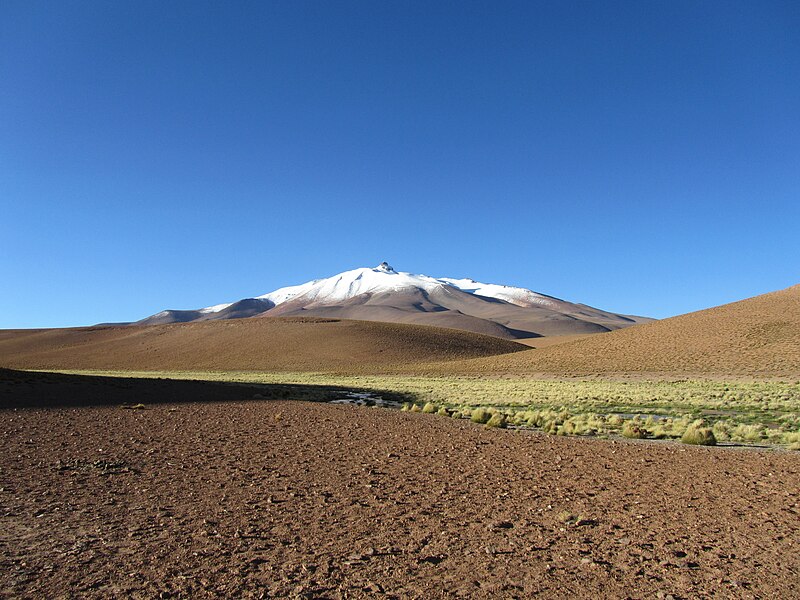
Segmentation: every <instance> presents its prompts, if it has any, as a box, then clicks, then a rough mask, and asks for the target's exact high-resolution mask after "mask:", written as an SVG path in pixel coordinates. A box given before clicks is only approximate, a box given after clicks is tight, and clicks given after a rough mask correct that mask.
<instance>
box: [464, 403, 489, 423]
mask: <svg viewBox="0 0 800 600" xmlns="http://www.w3.org/2000/svg"><path fill="white" fill-rule="evenodd" d="M491 418H492V413H490V412H489V411H488V410H487V409H485V408H483V407H478V408H476V409H475V410H473V411H472V415H471V416H470V418H469V419H470V421H472V422H473V423H480V424H484V423H488V422H489V419H491Z"/></svg>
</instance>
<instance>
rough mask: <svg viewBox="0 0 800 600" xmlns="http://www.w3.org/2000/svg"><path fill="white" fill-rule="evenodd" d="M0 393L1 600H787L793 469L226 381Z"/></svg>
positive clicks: (39, 384) (736, 454)
mask: <svg viewBox="0 0 800 600" xmlns="http://www.w3.org/2000/svg"><path fill="white" fill-rule="evenodd" d="M0 377H1V380H0V383H1V385H0V394H2V396H0V401H2V406H3V407H4V408H3V409H2V420H0V423H2V425H0V436H2V444H0V452H2V459H1V460H0V465H1V466H0V519H2V520H1V521H0V523H2V527H0V567H2V568H0V595H2V596H3V597H9V598H10V597H48V598H56V597H74V596H81V597H94V598H108V597H127V598H153V597H162V598H165V597H185V598H189V597H192V598H198V597H252V598H273V597H282V598H372V597H387V598H450V597H467V598H528V597H542V598H564V597H568V596H573V597H581V598H589V597H615V598H670V597H671V598H712V597H713V598H790V597H793V596H794V595H795V594H796V592H797V588H796V583H797V581H798V576H800V557H798V555H797V552H796V547H795V545H796V539H797V533H798V523H799V522H800V518H799V517H800V461H798V456H797V454H793V453H786V452H764V451H759V450H745V449H714V448H698V447H688V446H684V445H680V444H676V443H653V442H630V441H600V440H591V439H578V438H565V437H557V436H548V435H543V434H539V433H531V432H527V431H501V430H494V429H487V428H485V427H482V426H479V425H475V424H473V423H470V422H468V421H456V420H453V419H448V418H444V417H439V416H437V415H418V414H409V413H403V412H400V411H396V410H387V409H376V408H358V407H353V406H337V405H331V404H325V403H313V402H301V401H285V400H271V399H269V398H264V399H252V398H251V392H252V391H253V390H254V389H261V388H245V387H239V386H230V385H224V384H217V385H218V389H213V388H214V384H199V383H191V382H165V381H163V380H137V379H128V380H125V379H105V378H95V379H94V380H92V381H88V379H89V378H81V377H76V376H67V375H55V376H50V375H44V374H30V373H16V372H13V371H3V372H2V374H1V375H0ZM165 386H166V387H165ZM204 386H206V387H207V388H208V389H207V391H205V392H204V391H203V387H204ZM167 391H168V393H165V392H167ZM237 394H238V395H239V398H238V399H236V396H237ZM265 394H266V395H269V392H265ZM154 395H155V396H161V397H162V398H163V401H161V402H158V401H152V399H153V396H154ZM214 396H216V397H217V399H216V400H214ZM137 399H139V400H146V401H147V403H146V404H145V406H144V407H143V408H140V409H133V408H129V409H125V408H122V406H123V405H127V406H132V405H131V404H130V403H131V402H133V401H136V400H137ZM12 406H15V407H16V408H14V407H12ZM23 407H24V408H23Z"/></svg>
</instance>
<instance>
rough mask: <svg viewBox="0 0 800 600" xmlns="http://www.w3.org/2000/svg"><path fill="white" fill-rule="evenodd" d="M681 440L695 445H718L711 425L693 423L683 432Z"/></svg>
mask: <svg viewBox="0 0 800 600" xmlns="http://www.w3.org/2000/svg"><path fill="white" fill-rule="evenodd" d="M681 442H683V443H684V444H692V445H694V446H716V445H717V438H716V437H715V436H714V431H713V430H712V429H711V428H710V427H703V426H702V425H699V424H693V425H691V426H690V427H689V428H688V429H687V430H686V431H685V432H684V433H683V435H682V436H681Z"/></svg>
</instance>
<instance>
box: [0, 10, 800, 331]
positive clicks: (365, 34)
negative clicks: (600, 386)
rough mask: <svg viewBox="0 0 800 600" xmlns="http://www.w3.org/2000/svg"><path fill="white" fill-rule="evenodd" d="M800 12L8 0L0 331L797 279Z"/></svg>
mask: <svg viewBox="0 0 800 600" xmlns="http://www.w3.org/2000/svg"><path fill="white" fill-rule="evenodd" d="M799 31H800V4H798V3H797V2H794V1H787V2H765V1H763V0H756V1H753V2H737V1H735V0H731V1H726V2H675V1H670V2H647V1H631V2H618V3H615V2H550V1H548V2H496V1H487V2H474V3H471V2H438V1H437V2H428V1H421V2H402V1H392V2H389V1H385V2H384V1H379V2H374V1H371V0H370V1H363V2H321V1H315V2H298V1H294V0H293V1H291V2H289V1H287V2H280V3H278V2H273V3H267V2H252V3H249V2H198V1H192V2H168V3H165V2H162V1H157V2H143V1H139V0H137V1H135V2H134V1H130V2H122V1H118V2H107V1H105V0H103V1H97V2H86V1H84V2H71V1H63V0H58V1H53V2H35V1H32V0H21V1H16V0H2V2H0V282H2V283H1V284H0V285H2V288H3V289H2V293H0V327H7V328H8V327H35V326H66V325H83V324H91V323H97V322H103V321H122V320H132V319H138V318H141V317H144V316H146V315H148V314H151V313H154V312H157V311H159V310H161V309H164V308H197V307H200V306H205V305H209V304H215V303H219V302H225V301H232V300H236V299H239V298H242V297H248V296H253V295H257V294H262V293H265V292H268V291H270V290H272V289H274V288H277V287H280V286H283V285H290V284H296V283H301V282H304V281H307V280H309V279H313V278H318V277H327V276H329V275H332V274H334V273H338V272H340V271H344V270H347V269H351V268H356V267H359V266H373V265H375V264H377V263H379V262H381V261H382V260H387V261H389V262H390V263H391V264H392V265H393V266H394V267H395V268H396V269H398V270H404V271H411V272H416V273H425V274H428V275H435V276H451V277H472V278H474V279H478V280H482V281H487V282H495V283H506V284H512V285H519V286H524V287H529V288H532V289H534V290H537V291H540V292H544V293H548V294H552V295H556V296H559V297H562V298H566V299H569V300H573V301H580V302H585V303H587V304H591V305H594V306H597V307H600V308H604V309H608V310H614V311H619V312H627V313H637V314H644V315H650V316H656V317H665V316H670V315H674V314H679V313H684V312H688V311H692V310H697V309H700V308H706V307H709V306H713V305H717V304H721V303H724V302H729V301H732V300H737V299H740V298H744V297H747V296H752V295H755V294H759V293H763V292H767V291H771V290H774V289H779V288H783V287H786V286H789V285H792V284H794V283H798V282H800V268H799V267H800V260H798V259H800V252H798V249H799V248H800V243H799V242H798V238H800V35H799V34H798V32H799Z"/></svg>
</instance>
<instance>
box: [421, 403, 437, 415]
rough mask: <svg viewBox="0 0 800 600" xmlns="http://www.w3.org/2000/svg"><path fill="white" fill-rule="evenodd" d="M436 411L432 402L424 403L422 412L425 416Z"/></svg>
mask: <svg viewBox="0 0 800 600" xmlns="http://www.w3.org/2000/svg"><path fill="white" fill-rule="evenodd" d="M437 410H439V409H438V408H436V405H435V404H434V403H433V402H426V403H425V406H423V407H422V412H424V413H425V414H432V413H435V412H436V411H437Z"/></svg>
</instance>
